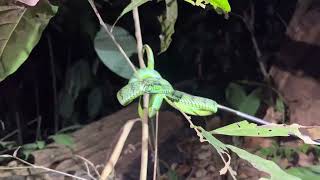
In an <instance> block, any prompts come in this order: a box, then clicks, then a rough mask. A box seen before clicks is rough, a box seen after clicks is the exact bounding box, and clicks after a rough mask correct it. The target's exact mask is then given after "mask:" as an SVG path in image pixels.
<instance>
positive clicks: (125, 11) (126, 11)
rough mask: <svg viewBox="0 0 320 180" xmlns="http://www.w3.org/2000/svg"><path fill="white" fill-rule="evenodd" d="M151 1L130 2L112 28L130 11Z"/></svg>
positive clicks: (136, 0)
mask: <svg viewBox="0 0 320 180" xmlns="http://www.w3.org/2000/svg"><path fill="white" fill-rule="evenodd" d="M148 1H151V0H131V3H130V4H128V5H127V7H125V8H124V9H123V10H122V12H121V14H120V16H119V17H118V18H117V20H116V21H115V23H114V24H113V26H114V25H115V24H116V23H117V22H118V21H119V19H120V18H121V17H122V16H123V15H125V14H127V13H128V12H130V11H132V10H133V9H134V8H136V7H139V6H141V5H142V4H144V3H146V2H148Z"/></svg>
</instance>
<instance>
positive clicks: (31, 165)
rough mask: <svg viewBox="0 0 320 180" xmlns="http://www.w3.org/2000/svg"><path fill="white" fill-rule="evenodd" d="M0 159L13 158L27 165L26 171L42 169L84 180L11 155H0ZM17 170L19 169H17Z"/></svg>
mask: <svg viewBox="0 0 320 180" xmlns="http://www.w3.org/2000/svg"><path fill="white" fill-rule="evenodd" d="M0 157H2V158H13V159H16V160H18V161H20V162H22V163H23V164H26V165H28V166H29V167H26V168H28V169H30V168H33V169H43V170H45V171H49V172H53V173H57V174H61V175H64V176H68V177H72V178H75V179H80V180H86V179H84V178H82V177H78V176H74V175H72V174H68V173H65V172H61V171H57V170H54V169H50V168H47V167H43V166H38V165H34V164H31V163H29V162H27V161H25V160H23V159H20V158H18V157H16V156H13V155H9V154H6V155H0ZM18 168H19V167H12V168H11V167H9V168H1V169H2V170H4V169H18ZM19 169H20V168H19Z"/></svg>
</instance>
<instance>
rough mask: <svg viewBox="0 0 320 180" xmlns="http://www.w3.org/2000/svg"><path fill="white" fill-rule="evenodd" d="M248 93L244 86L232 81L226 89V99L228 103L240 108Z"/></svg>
mask: <svg viewBox="0 0 320 180" xmlns="http://www.w3.org/2000/svg"><path fill="white" fill-rule="evenodd" d="M246 97H247V95H246V92H245V90H244V89H243V87H242V86H240V85H238V84H235V83H230V84H229V85H228V87H227V89H226V99H227V101H228V103H229V104H230V105H231V106H232V107H233V108H236V109H239V106H240V104H241V103H242V102H243V101H244V100H245V99H246Z"/></svg>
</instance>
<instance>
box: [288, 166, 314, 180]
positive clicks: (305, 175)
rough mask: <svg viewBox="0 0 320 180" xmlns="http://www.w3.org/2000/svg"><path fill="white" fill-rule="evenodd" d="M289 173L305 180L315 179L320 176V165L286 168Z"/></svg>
mask: <svg viewBox="0 0 320 180" xmlns="http://www.w3.org/2000/svg"><path fill="white" fill-rule="evenodd" d="M286 171H287V173H289V174H292V175H294V176H297V177H299V178H301V179H303V180H315V179H319V177H320V166H319V165H317V166H310V167H294V168H290V169H287V170H286Z"/></svg>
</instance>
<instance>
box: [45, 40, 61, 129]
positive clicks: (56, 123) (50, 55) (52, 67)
mask: <svg viewBox="0 0 320 180" xmlns="http://www.w3.org/2000/svg"><path fill="white" fill-rule="evenodd" d="M47 40H48V47H49V58H50V71H51V76H52V89H53V104H54V107H53V113H54V114H53V119H54V132H58V130H59V119H58V113H57V105H58V104H57V80H56V70H55V66H54V56H53V49H52V42H51V38H50V36H49V35H48V36H47Z"/></svg>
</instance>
